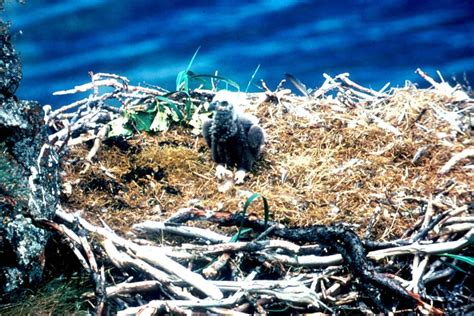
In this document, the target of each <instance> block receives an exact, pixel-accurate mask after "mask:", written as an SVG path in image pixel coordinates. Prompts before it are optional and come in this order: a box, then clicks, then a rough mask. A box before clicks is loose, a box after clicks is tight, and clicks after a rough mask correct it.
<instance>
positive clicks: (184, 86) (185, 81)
mask: <svg viewBox="0 0 474 316" xmlns="http://www.w3.org/2000/svg"><path fill="white" fill-rule="evenodd" d="M199 49H201V46H199V47H198V48H197V49H196V51H195V52H194V55H193V57H192V58H191V60H190V61H189V64H188V67H186V70H182V71H180V72H179V73H178V75H177V76H176V91H182V90H184V91H185V92H188V91H189V70H190V69H191V66H192V65H193V63H194V60H195V59H196V56H197V54H198V52H199Z"/></svg>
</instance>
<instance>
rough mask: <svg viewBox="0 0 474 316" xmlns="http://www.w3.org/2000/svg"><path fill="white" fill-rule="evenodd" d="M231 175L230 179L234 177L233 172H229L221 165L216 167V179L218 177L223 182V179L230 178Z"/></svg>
mask: <svg viewBox="0 0 474 316" xmlns="http://www.w3.org/2000/svg"><path fill="white" fill-rule="evenodd" d="M229 175H230V177H232V172H231V171H229V170H227V169H226V168H225V167H224V166H223V165H220V164H219V165H217V167H216V177H217V179H219V180H222V179H224V178H226V176H227V177H229Z"/></svg>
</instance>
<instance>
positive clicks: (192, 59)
mask: <svg viewBox="0 0 474 316" xmlns="http://www.w3.org/2000/svg"><path fill="white" fill-rule="evenodd" d="M200 49H201V46H199V47H198V48H197V49H196V51H195V52H194V55H193V58H191V60H190V61H189V64H188V67H187V68H186V72H188V71H189V69H191V66H192V65H193V63H194V59H196V56H197V54H198V52H199V50H200Z"/></svg>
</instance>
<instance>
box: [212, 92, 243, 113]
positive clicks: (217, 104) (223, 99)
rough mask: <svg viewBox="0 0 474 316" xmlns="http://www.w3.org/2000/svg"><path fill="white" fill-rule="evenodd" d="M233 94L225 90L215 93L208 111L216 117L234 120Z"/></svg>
mask: <svg viewBox="0 0 474 316" xmlns="http://www.w3.org/2000/svg"><path fill="white" fill-rule="evenodd" d="M234 99H235V93H232V92H230V91H227V90H221V91H219V92H217V93H216V95H215V96H214V98H213V99H212V102H211V103H210V104H209V110H210V111H214V112H215V114H216V115H217V116H221V117H230V116H231V117H232V119H235V118H236V111H235V110H236V109H235V107H234V103H235V102H234V101H235V100H234ZM235 104H238V103H235Z"/></svg>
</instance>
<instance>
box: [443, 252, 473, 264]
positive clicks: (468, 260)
mask: <svg viewBox="0 0 474 316" xmlns="http://www.w3.org/2000/svg"><path fill="white" fill-rule="evenodd" d="M438 256H442V257H449V258H453V259H456V260H459V261H462V262H465V263H468V264H470V265H471V266H474V257H467V256H461V255H453V254H451V253H440V254H439V255H438Z"/></svg>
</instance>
